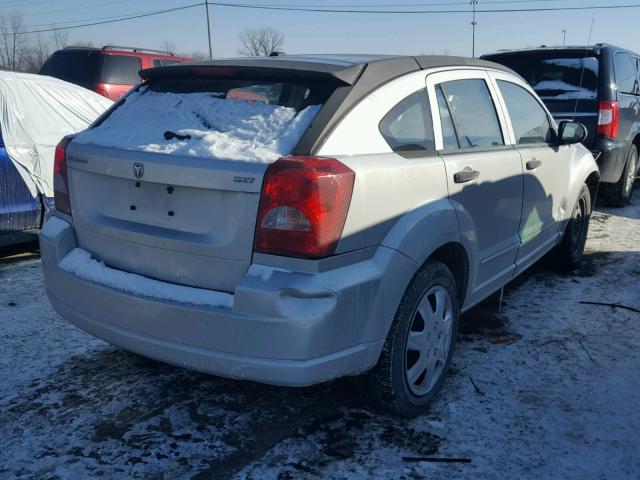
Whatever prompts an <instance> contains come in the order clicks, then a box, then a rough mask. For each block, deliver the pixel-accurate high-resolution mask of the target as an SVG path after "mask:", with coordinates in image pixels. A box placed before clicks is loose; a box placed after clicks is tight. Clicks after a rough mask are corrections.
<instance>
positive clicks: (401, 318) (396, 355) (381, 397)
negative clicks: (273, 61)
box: [367, 260, 460, 417]
mask: <svg viewBox="0 0 640 480" xmlns="http://www.w3.org/2000/svg"><path fill="white" fill-rule="evenodd" d="M434 289H435V290H434ZM429 292H437V294H438V295H440V296H442V297H443V298H444V294H445V292H446V293H448V296H449V299H448V300H450V301H451V304H449V303H446V307H445V308H446V310H445V311H450V314H447V315H443V318H444V316H447V317H451V318H450V321H451V325H450V326H448V327H447V333H446V334H445V337H444V338H445V340H443V341H442V345H443V346H448V354H447V355H446V361H444V362H442V361H441V360H436V361H435V363H434V365H433V372H434V374H433V375H435V372H441V373H439V377H437V381H436V382H435V384H433V386H431V387H428V388H429V390H428V391H427V392H426V393H425V394H423V395H416V394H415V393H414V392H413V391H412V389H415V388H417V383H414V384H413V386H410V384H409V381H408V378H407V377H408V374H409V370H410V369H409V363H408V362H409V358H408V357H409V356H411V355H410V353H411V352H409V351H408V350H407V348H408V345H407V342H408V339H409V335H410V330H411V329H412V328H414V327H415V322H416V319H417V318H418V315H420V314H419V313H418V306H419V304H420V303H421V301H422V300H424V299H426V300H427V301H429V302H431V299H430V298H429V296H426V297H425V294H427V293H429ZM433 295H436V293H434V294H433ZM434 298H435V297H434ZM433 302H436V300H435V299H434V300H433ZM423 305H426V304H423ZM433 305H434V303H431V306H433ZM449 307H451V310H448V309H449ZM423 308H424V307H423ZM433 309H434V311H435V310H437V309H436V307H435V306H433ZM459 312H460V307H459V302H458V298H457V289H456V282H455V279H454V277H453V275H452V273H451V271H450V270H449V269H448V268H447V267H446V266H445V265H444V264H442V263H440V262H437V261H434V260H429V261H427V262H426V263H425V264H424V265H423V266H422V267H421V268H420V270H418V272H417V273H416V274H415V276H414V278H413V279H412V280H411V283H410V284H409V286H408V287H407V290H406V291H405V293H404V296H403V297H402V300H401V302H400V305H399V307H398V310H397V312H396V315H395V318H394V320H393V323H392V325H391V328H390V330H389V334H388V335H387V339H386V341H385V344H384V348H383V350H382V353H381V355H380V359H379V360H378V364H377V365H376V366H375V367H374V369H373V370H372V371H371V372H370V373H369V377H368V379H367V380H368V385H369V390H370V393H371V394H372V397H373V399H374V401H375V402H376V404H377V405H378V406H379V407H380V408H382V409H383V410H384V411H387V412H389V413H392V414H396V415H401V416H405V417H413V416H416V415H419V414H420V413H422V412H424V411H425V410H426V408H427V407H428V405H429V403H430V402H431V401H432V400H433V398H434V397H435V396H436V394H437V393H438V391H439V390H440V388H441V386H442V383H443V381H444V379H445V377H446V373H447V370H448V368H449V365H450V363H451V358H452V356H453V351H454V346H455V341H456V333H457V331H458V316H459ZM434 323H440V324H443V322H437V321H436V322H434ZM447 325H448V324H447ZM429 328H430V327H429ZM449 329H451V330H452V332H451V340H450V341H449V342H447V341H446V337H447V336H448V335H449ZM422 330H423V331H424V332H427V322H426V321H425V322H424V324H423V329H422ZM412 332H413V333H418V334H420V335H423V334H424V335H425V338H431V339H433V338H436V335H435V330H434V332H430V333H434V335H427V334H426V333H422V332H415V331H412ZM440 338H442V336H441V335H440V333H438V334H437V339H436V340H432V341H435V342H439V340H438V339H440ZM433 352H434V354H433V355H434V358H435V357H439V356H443V355H444V354H443V353H442V352H444V350H441V352H440V355H438V347H435V349H434V350H433ZM420 355H421V354H420ZM420 358H421V357H420ZM417 363H418V361H417V360H416V361H415V364H417ZM436 366H437V368H436ZM426 372H427V368H426V367H425V370H424V373H423V374H422V375H426ZM425 380H426V379H425V378H424V377H423V381H425ZM418 381H419V380H418ZM429 383H430V384H431V381H430V382H429Z"/></svg>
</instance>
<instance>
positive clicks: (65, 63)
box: [40, 50, 103, 84]
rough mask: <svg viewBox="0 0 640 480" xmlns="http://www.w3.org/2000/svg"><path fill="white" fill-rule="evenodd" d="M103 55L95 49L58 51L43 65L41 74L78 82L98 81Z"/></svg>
mask: <svg viewBox="0 0 640 480" xmlns="http://www.w3.org/2000/svg"><path fill="white" fill-rule="evenodd" d="M102 57H103V55H102V54H100V53H99V52H97V51H95V50H86V51H83V50H75V51H66V52H56V53H54V54H53V55H51V57H49V59H48V60H47V61H46V62H45V64H44V65H43V66H42V68H41V69H40V74H41V75H49V76H51V77H56V78H60V79H61V80H65V81H67V82H71V83H76V84H89V83H96V82H98V81H99V75H100V65H101V63H102Z"/></svg>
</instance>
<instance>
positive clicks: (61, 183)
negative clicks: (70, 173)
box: [53, 135, 73, 215]
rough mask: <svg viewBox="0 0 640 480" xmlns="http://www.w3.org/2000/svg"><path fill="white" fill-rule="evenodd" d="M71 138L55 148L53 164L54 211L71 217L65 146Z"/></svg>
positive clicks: (65, 139) (70, 136)
mask: <svg viewBox="0 0 640 480" xmlns="http://www.w3.org/2000/svg"><path fill="white" fill-rule="evenodd" d="M72 138H73V135H69V136H66V137H64V138H63V139H62V140H60V143H58V145H57V146H56V154H55V160H54V163H53V201H54V204H55V207H56V210H58V211H59V212H62V213H66V214H67V215H71V200H70V199H69V181H68V177H67V145H69V142H70V141H71V139H72Z"/></svg>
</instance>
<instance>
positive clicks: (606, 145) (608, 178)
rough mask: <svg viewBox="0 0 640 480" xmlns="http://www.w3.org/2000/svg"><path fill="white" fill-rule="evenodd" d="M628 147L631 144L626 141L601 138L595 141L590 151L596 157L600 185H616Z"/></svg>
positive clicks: (625, 159)
mask: <svg viewBox="0 0 640 480" xmlns="http://www.w3.org/2000/svg"><path fill="white" fill-rule="evenodd" d="M630 146H631V143H630V142H628V141H626V140H617V141H613V140H610V139H605V138H602V139H599V140H597V141H596V144H595V145H594V146H593V147H592V149H591V150H592V153H594V156H596V162H597V163H598V168H599V169H600V176H601V180H600V181H601V182H602V183H616V182H618V180H620V177H621V176H622V171H623V170H624V165H625V162H626V161H627V155H628V153H629V147H630Z"/></svg>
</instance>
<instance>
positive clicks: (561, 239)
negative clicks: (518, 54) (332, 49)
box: [40, 55, 599, 415]
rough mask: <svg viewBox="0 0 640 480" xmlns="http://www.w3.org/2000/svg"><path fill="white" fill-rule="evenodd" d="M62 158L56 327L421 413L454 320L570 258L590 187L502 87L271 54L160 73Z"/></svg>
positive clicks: (578, 131)
mask: <svg viewBox="0 0 640 480" xmlns="http://www.w3.org/2000/svg"><path fill="white" fill-rule="evenodd" d="M141 74H142V77H143V78H144V79H145V81H144V82H143V83H142V84H141V85H140V86H138V87H137V88H136V89H134V90H133V91H132V92H131V93H130V94H128V96H126V97H125V98H124V99H123V100H121V101H120V102H119V103H118V104H116V105H114V107H113V108H112V109H111V110H109V111H108V112H107V113H106V114H105V115H103V116H102V117H101V118H100V119H98V121H96V123H95V124H94V125H92V127H91V128H90V129H88V130H86V131H85V132H83V133H80V134H78V135H76V136H75V137H66V138H65V139H64V140H63V141H62V142H61V143H60V144H59V145H58V148H57V151H56V164H55V204H56V209H57V211H56V216H55V217H54V218H52V219H51V220H50V221H49V222H48V223H47V224H46V226H45V228H44V229H43V231H42V233H41V236H40V242H41V253H42V261H43V266H44V272H45V276H46V281H47V292H48V295H49V298H50V300H51V303H52V305H53V307H54V308H55V309H56V311H57V312H58V313H59V314H60V315H62V316H63V317H64V318H66V319H67V320H69V321H70V322H72V323H73V324H75V325H77V326H78V327H80V328H81V329H83V330H85V331H87V332H89V333H91V334H93V335H95V336H97V337H100V338H103V339H105V340H106V341H108V342H110V343H112V344H115V345H118V346H120V347H122V348H124V349H127V350H131V351H133V352H137V353H139V354H141V355H145V356H148V357H151V358H155V359H158V360H162V361H165V362H169V363H172V364H175V365H179V366H183V367H187V368H191V369H195V370H199V371H203V372H209V373H213V374H216V375H221V376H225V377H231V378H236V379H247V380H256V381H259V382H265V383H270V384H276V385H290V386H305V385H310V384H315V383H319V382H324V381H327V380H331V379H335V378H338V377H342V376H346V375H357V374H362V373H365V372H367V376H366V377H363V378H366V379H367V384H368V385H369V387H370V389H371V396H372V398H375V399H376V400H377V401H378V402H379V403H380V404H381V405H383V406H384V407H386V408H387V409H388V410H389V411H392V412H395V413H398V414H401V415H416V414H418V413H420V412H421V411H423V410H424V408H425V407H426V406H427V404H428V403H429V402H430V401H431V399H432V398H433V397H434V395H435V394H436V393H437V391H438V389H439V388H440V386H441V384H442V382H443V379H444V376H445V373H446V371H447V368H448V366H449V363H450V362H451V357H452V354H453V349H454V343H455V338H456V329H457V323H458V317H459V315H460V313H461V312H464V311H465V310H468V309H469V308H471V307H472V306H473V305H475V304H477V303H478V302H480V301H481V300H482V299H484V298H485V297H487V296H488V295H490V294H491V293H493V292H494V291H496V290H497V289H500V288H501V287H502V286H503V285H504V284H505V283H507V282H508V281H509V280H511V279H513V278H514V277H515V276H516V275H518V274H519V273H521V272H522V271H523V270H525V269H526V268H527V267H529V266H530V265H531V264H532V263H534V262H535V261H536V260H538V259H539V258H540V257H542V256H543V255H544V254H546V253H547V252H549V251H551V250H554V254H555V255H556V256H557V259H558V263H559V264H562V265H564V266H568V267H571V266H572V265H574V264H575V263H576V262H577V261H578V260H579V259H580V257H581V255H582V252H583V249H584V244H585V239H586V235H587V229H588V226H589V216H590V213H591V208H592V204H593V202H594V200H595V195H596V190H597V185H598V179H599V173H598V168H597V166H596V163H595V162H594V159H593V157H592V155H591V153H590V152H589V151H588V150H587V149H586V148H585V147H583V146H582V145H581V144H580V141H581V140H583V139H584V136H585V131H584V128H583V127H582V126H581V125H580V124H577V123H572V122H561V123H560V125H559V126H556V124H555V123H554V121H553V119H552V117H551V116H550V115H549V112H548V111H547V110H546V109H545V107H544V105H543V104H542V102H541V101H540V100H539V98H538V97H537V96H536V94H535V93H534V92H533V90H532V89H531V88H530V87H529V86H528V85H527V83H526V82H525V81H523V80H522V79H521V78H520V77H518V76H517V75H516V74H515V73H513V72H512V71H511V70H509V69H507V68H505V67H503V66H500V65H497V64H493V63H489V62H485V61H479V60H471V59H466V58H456V57H437V56H424V57H401V56H339V55H336V56H325V55H314V56H280V57H271V58H257V59H248V58H244V59H236V60H221V61H213V62H205V63H192V64H183V65H178V66H169V67H163V68H154V69H150V70H145V71H142V72H141Z"/></svg>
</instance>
